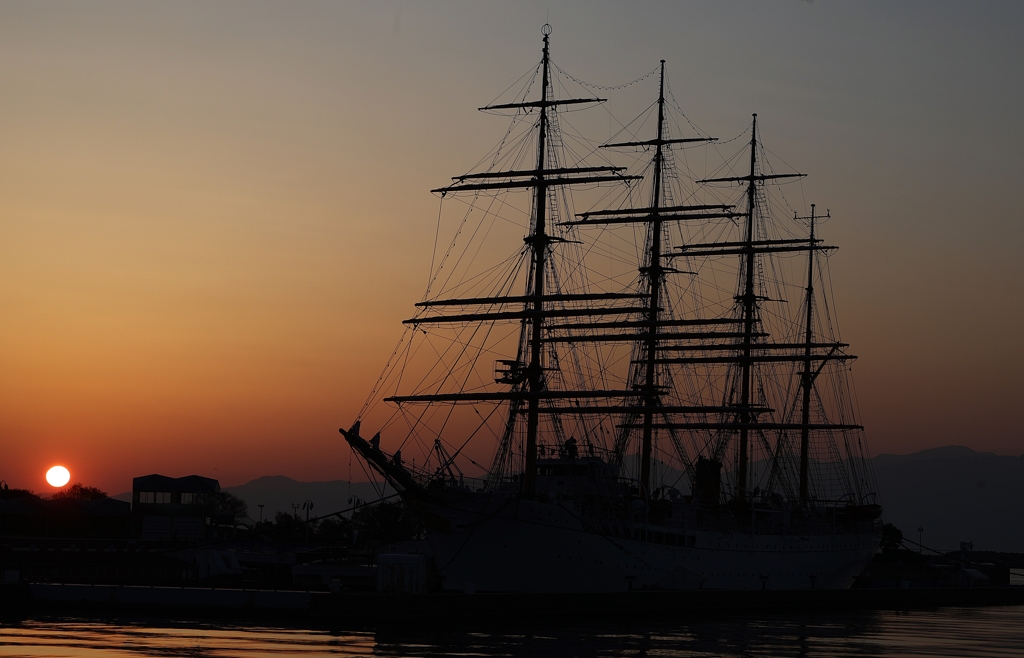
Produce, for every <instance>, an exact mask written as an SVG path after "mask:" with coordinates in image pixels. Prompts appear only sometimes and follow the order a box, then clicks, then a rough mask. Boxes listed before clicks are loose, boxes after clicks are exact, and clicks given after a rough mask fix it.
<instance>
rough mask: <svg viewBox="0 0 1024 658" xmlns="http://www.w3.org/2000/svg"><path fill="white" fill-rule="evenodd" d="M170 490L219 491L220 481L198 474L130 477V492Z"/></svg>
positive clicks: (185, 491) (186, 491)
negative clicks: (176, 476) (179, 476)
mask: <svg viewBox="0 0 1024 658" xmlns="http://www.w3.org/2000/svg"><path fill="white" fill-rule="evenodd" d="M140 491H170V492H175V493H219V492H220V482H218V481H217V480H214V479H213V478H204V477H202V476H200V475H186V476H185V477H181V478H171V477H167V476H166V475H157V474H155V473H154V474H153V475H143V476H142V477H137V478H134V479H132V493H138V492H140Z"/></svg>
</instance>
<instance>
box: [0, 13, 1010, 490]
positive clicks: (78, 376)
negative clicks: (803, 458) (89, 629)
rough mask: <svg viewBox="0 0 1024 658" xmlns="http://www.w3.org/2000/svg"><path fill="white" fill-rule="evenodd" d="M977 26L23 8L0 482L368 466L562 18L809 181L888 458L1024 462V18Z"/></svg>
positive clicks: (9, 107)
mask: <svg viewBox="0 0 1024 658" xmlns="http://www.w3.org/2000/svg"><path fill="white" fill-rule="evenodd" d="M980 7H981V10H979V9H965V8H962V7H960V6H959V5H958V4H956V3H901V4H900V5H899V6H893V5H891V4H888V3H878V4H866V3H859V4H857V5H852V4H841V5H837V4H834V3H829V2H815V3H803V2H774V3H757V4H752V3H743V2H725V3H720V2H715V3H699V4H692V5H686V6H676V5H674V4H661V3H650V4H645V5H640V6H639V7H635V6H626V5H619V4H614V3H613V4H607V5H604V4H595V3H589V2H588V3H562V2H551V3H543V2H531V3H516V4H515V5H514V6H513V5H506V4H504V3H469V2H466V3H461V2H448V3H437V4H433V3H431V4H426V3H423V4H420V3H402V2H393V3H386V2H385V3H369V2H367V3H289V4H287V5H281V4H259V3H227V2H225V3H217V4H215V5H213V6H209V5H207V4H206V3H175V4H171V5H158V4H137V3H90V4H88V5H67V4H48V3H4V4H2V5H0V90H2V93H0V307H2V308H3V310H4V312H3V314H2V320H0V451H2V460H0V465H2V466H0V479H4V480H6V481H7V482H8V483H9V484H10V485H12V486H22V487H29V488H33V489H35V490H37V491H46V490H47V489H48V487H47V485H46V484H45V482H44V479H43V476H44V473H45V471H46V469H47V468H48V467H49V466H51V465H53V464H54V463H62V464H65V465H66V466H68V467H69V468H70V469H71V471H72V477H73V481H78V480H80V481H82V482H84V483H86V484H90V485H95V486H100V487H101V488H103V489H105V490H107V491H109V492H111V493H117V492H121V491H125V490H128V489H130V487H131V478H132V477H133V476H138V475H143V474H148V473H151V472H161V473H165V474H168V475H185V474H189V473H199V474H202V475H207V476H212V477H217V478H219V479H220V480H221V483H222V484H225V485H234V484H240V483H242V482H245V481H247V480H249V479H252V478H254V477H258V476H260V475H266V474H285V475H289V476H291V477H294V478H296V479H302V480H326V479H335V478H345V477H348V474H349V471H348V468H349V455H348V451H347V449H346V448H344V447H343V446H342V444H341V441H340V437H339V436H338V434H337V428H338V427H339V426H341V425H346V426H347V425H348V424H349V423H350V422H351V420H352V418H353V417H354V415H355V413H356V411H357V410H358V408H359V407H360V406H361V404H362V402H363V399H364V398H365V396H366V394H367V392H368V391H369V389H370V387H371V386H372V384H373V382H374V380H375V379H376V376H377V374H378V373H379V371H380V369H381V368H382V367H383V365H384V362H385V361H386V359H387V357H388V355H389V354H390V350H391V348H392V347H393V345H394V342H395V341H396V340H397V338H398V336H399V335H400V333H401V330H402V327H401V325H400V321H401V320H402V319H403V318H406V317H409V316H410V315H411V309H412V304H413V303H414V302H415V301H417V300H418V299H419V298H420V296H421V294H422V291H423V286H424V284H425V282H426V276H427V269H428V267H429V265H430V253H429V251H430V250H429V247H427V248H425V247H424V245H430V244H431V243H432V240H433V230H434V227H435V221H436V214H437V201H436V199H435V198H434V197H433V196H431V195H430V194H429V193H428V190H429V189H430V188H432V187H437V186H438V185H441V184H444V183H445V181H446V180H447V177H449V176H452V175H456V174H459V173H463V172H465V171H466V170H468V169H469V168H470V167H471V166H472V165H473V164H474V163H475V162H477V160H478V159H479V158H480V157H481V156H482V155H483V154H484V153H485V152H486V150H487V149H488V148H490V146H491V145H492V144H493V143H494V142H495V141H497V139H499V138H500V136H501V133H502V132H503V130H504V128H505V124H504V122H503V121H502V120H501V119H496V118H494V117H489V116H486V115H482V114H480V113H478V112H476V111H475V108H476V107H478V106H480V105H483V104H484V103H486V102H488V101H489V100H491V99H492V98H495V97H496V96H498V95H499V94H500V93H502V91H503V90H505V88H506V87H507V86H508V85H509V84H511V83H512V82H513V81H514V80H516V78H518V77H519V76H520V75H521V74H522V73H524V72H525V71H527V70H528V69H530V68H531V67H532V66H533V65H534V64H535V62H536V60H537V58H538V56H539V28H540V25H541V24H543V23H544V22H545V20H548V21H550V22H551V23H552V24H553V25H554V27H555V33H554V34H553V35H552V51H553V56H554V58H555V61H556V62H557V63H558V64H559V65H561V66H562V67H563V68H565V69H566V70H568V71H569V72H571V73H573V74H574V75H578V76H579V77H581V78H583V79H585V80H588V81H592V82H595V83H598V84H605V85H613V84H616V83H619V82H623V81H626V80H630V79H633V78H635V77H638V76H639V75H642V74H643V73H646V72H647V71H649V70H651V69H653V68H654V67H655V66H656V64H657V61H658V59H661V58H664V59H666V60H668V66H669V76H670V80H671V82H672V85H673V89H674V93H675V96H676V97H677V98H678V99H679V101H680V102H681V103H683V105H684V109H685V110H686V111H687V115H688V116H689V117H690V118H691V119H692V120H693V121H694V122H695V123H697V124H698V125H699V126H701V128H702V129H704V130H705V131H706V132H709V133H711V134H719V135H722V136H731V135H735V134H737V133H739V132H740V131H742V130H743V129H744V128H745V126H746V124H747V121H748V118H749V115H750V113H751V112H754V111H756V112H758V113H759V115H760V117H761V119H762V122H763V136H764V139H765V140H766V143H767V145H768V147H769V148H770V149H771V150H772V151H773V152H774V153H775V154H777V155H778V156H779V157H780V158H781V159H782V160H784V161H785V162H786V163H789V164H791V165H792V166H794V167H795V168H797V169H799V170H801V171H806V172H809V173H810V174H811V176H810V177H809V178H808V179H807V180H806V181H805V182H804V183H803V187H802V192H801V193H802V194H803V195H804V196H805V197H806V202H807V203H810V202H811V201H815V202H817V203H818V204H819V206H820V207H828V208H830V209H831V210H832V213H833V215H834V216H835V217H836V219H834V220H832V221H831V222H830V223H829V224H828V225H827V226H826V227H825V229H824V230H825V233H826V237H827V238H828V239H829V241H830V242H832V243H835V244H839V245H841V247H842V249H841V251H840V252H839V254H838V255H837V256H836V257H835V258H834V259H833V261H832V274H833V278H834V282H835V285H836V291H835V294H836V298H837V300H838V303H839V309H838V311H839V321H840V326H841V327H842V332H843V337H844V339H846V340H847V341H848V342H850V343H851V344H852V345H853V347H852V351H853V352H854V353H855V354H858V355H859V356H860V357H861V358H860V360H859V361H858V362H857V363H856V366H855V373H856V382H857V388H858V392H859V396H860V403H861V411H862V416H863V421H864V424H865V425H866V426H867V428H868V432H867V436H868V440H869V444H870V446H871V448H872V450H873V452H875V453H879V452H909V451H913V450H918V449H922V448H926V447H932V446H938V445H947V444H951V443H958V444H963V445H968V446H971V447H973V448H976V449H978V450H992V451H995V452H1000V453H1006V454H1021V453H1024V437H1022V433H1021V430H1020V429H1019V427H1018V424H1017V423H1016V422H1015V416H1016V413H1015V412H1016V410H1017V406H1016V405H1017V404H1019V403H1020V402H1019V401H1020V400H1021V398H1022V395H1024V376H1022V374H1021V373H1022V366H1024V348H1022V347H1021V343H1020V341H1019V339H1018V334H1019V330H1020V327H1021V321H1022V319H1024V294H1022V293H1024V290H1022V285H1024V284H1022V281H1024V266H1022V262H1024V260H1022V259H1021V257H1020V250H1021V247H1022V246H1024V221H1022V220H1024V216H1022V215H1024V212H1022V211H1021V209H1020V208H1021V206H1020V203H1019V200H1018V199H1017V196H1018V193H1017V190H1018V188H1019V183H1018V182H1017V178H1018V177H1019V175H1020V173H1021V171H1022V170H1024V155H1022V154H1024V129H1022V128H1021V126H1020V119H1019V116H1020V108H1021V107H1022V106H1024V102H1022V101H1024V91H1022V90H1024V73H1022V71H1021V68H1020V66H1019V63H1020V62H1021V61H1024V52H1022V51H1024V46H1022V44H1021V42H1020V40H1019V38H1018V33H1019V30H1020V29H1021V28H1024V20H1022V18H1024V10H1022V7H1021V5H1019V4H1015V3H1004V4H998V3H990V4H985V5H981V6H980ZM649 101H650V99H648V98H642V99H639V100H638V101H637V102H638V103H639V105H637V107H640V108H642V107H643V106H646V104H647V103H649ZM629 111H631V109H628V108H627V110H625V111H624V114H623V116H621V117H620V118H622V119H628V118H629V116H628V114H629ZM602 137H603V136H602ZM353 468H354V469H355V470H354V474H355V475H360V474H361V471H359V470H358V468H356V467H354V466H353Z"/></svg>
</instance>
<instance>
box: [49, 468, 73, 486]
mask: <svg viewBox="0 0 1024 658" xmlns="http://www.w3.org/2000/svg"><path fill="white" fill-rule="evenodd" d="M46 481H47V482H48V483H49V484H50V486H51V487H63V486H64V485H65V484H67V483H68V482H69V481H71V472H70V471H68V469H66V468H64V467H63V466H54V467H53V468H51V469H50V470H48V471H46Z"/></svg>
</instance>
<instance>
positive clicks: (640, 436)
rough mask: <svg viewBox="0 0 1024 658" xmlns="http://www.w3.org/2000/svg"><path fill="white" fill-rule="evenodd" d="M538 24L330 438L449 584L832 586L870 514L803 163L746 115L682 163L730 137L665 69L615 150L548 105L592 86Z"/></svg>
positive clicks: (863, 538) (586, 101) (508, 587)
mask: <svg viewBox="0 0 1024 658" xmlns="http://www.w3.org/2000/svg"><path fill="white" fill-rule="evenodd" d="M550 31H551V30H550V27H549V26H545V29H544V30H543V56H542V59H541V61H540V63H539V64H538V65H537V67H536V68H535V69H534V70H532V71H531V72H530V73H528V74H527V75H526V76H525V77H524V79H525V82H524V83H523V85H522V87H521V88H520V89H519V91H518V92H516V97H515V98H514V99H513V101H512V102H496V103H492V104H491V105H488V106H487V107H484V108H481V109H482V110H484V111H487V112H492V113H505V114H509V115H511V127H510V128H509V130H508V131H507V132H506V133H505V137H504V138H503V139H502V141H501V142H500V143H499V145H498V146H497V147H496V148H495V149H494V150H493V151H492V152H491V153H490V154H489V162H490V164H489V166H487V167H484V170H483V171H480V172H475V173H469V174H465V175H462V176H457V177H455V178H453V179H452V180H453V182H452V184H450V185H447V186H445V187H442V188H439V189H437V190H434V192H435V193H437V194H439V195H440V197H441V204H442V211H443V210H444V209H445V207H446V204H448V205H449V207H450V204H452V203H455V204H456V208H457V210H459V211H460V214H461V216H458V217H457V218H456V220H455V226H454V229H453V233H454V237H453V238H452V240H451V242H450V244H449V246H448V248H447V249H445V250H442V251H441V252H440V254H438V251H437V247H436V246H435V258H436V260H435V263H433V264H432V267H431V270H432V271H431V279H430V283H429V285H428V288H427V292H426V293H425V295H424V298H423V300H422V301H420V302H419V303H418V304H417V305H416V307H417V312H416V314H415V316H414V317H413V318H411V319H409V320H406V325H407V332H406V335H405V336H404V337H403V339H402V341H401V342H400V343H399V346H398V347H397V348H396V350H395V352H394V354H393V355H392V358H391V360H390V362H389V364H388V366H387V368H386V369H385V372H384V373H383V374H382V376H381V378H380V380H379V381H378V383H377V386H375V388H374V390H373V392H372V393H371V396H370V399H369V400H368V401H367V404H366V405H365V406H364V408H363V411H362V412H361V413H360V416H359V418H358V419H356V421H355V423H354V424H353V425H352V426H351V428H349V429H342V430H341V432H342V434H343V435H344V437H345V439H346V441H347V442H348V444H349V445H350V446H351V447H352V449H353V450H354V452H355V453H357V454H358V456H359V457H360V458H361V459H362V461H363V463H364V464H365V465H367V466H368V467H369V468H372V469H373V470H374V471H376V472H377V473H379V474H380V475H381V476H383V478H384V479H385V480H386V482H387V483H388V484H389V485H390V486H391V487H393V488H394V489H395V490H396V491H397V492H398V493H399V494H400V495H401V496H402V497H403V499H404V500H405V501H406V502H407V503H408V504H409V505H410V506H411V507H412V508H413V509H414V510H415V511H416V512H417V514H418V515H419V516H420V518H421V519H422V520H423V522H424V525H425V527H426V529H427V534H428V539H429V543H430V546H431V547H432V550H433V552H434V563H435V567H436V569H437V571H438V574H439V576H440V578H441V582H442V586H443V587H444V588H445V589H452V590H467V589H472V590H476V591H528V592H605V591H625V590H630V589H646V588H661V589H696V588H707V589H766V588H767V589H813V588H821V589H826V588H844V587H849V586H850V585H851V584H852V582H853V580H854V578H855V577H856V576H857V575H858V574H859V573H860V571H861V570H862V569H863V568H864V567H865V565H866V564H867V562H868V561H869V560H870V559H871V556H872V555H873V554H874V552H875V550H876V547H877V545H878V541H879V536H880V520H879V519H880V515H881V507H880V505H879V504H878V502H877V500H876V496H875V490H874V486H873V478H872V474H871V472H870V470H869V467H868V462H867V460H866V456H867V455H866V447H865V446H864V444H863V436H862V435H863V428H862V427H861V426H860V425H859V424H858V423H857V421H856V419H855V414H854V410H855V399H854V398H853V389H852V382H851V380H850V372H849V364H850V361H851V360H852V359H853V358H854V357H853V356H852V355H850V354H849V353H848V352H847V347H848V346H847V344H845V343H843V342H841V340H840V338H839V335H838V332H837V329H836V327H835V323H834V313H833V309H832V301H831V299H830V295H829V294H827V293H829V292H830V287H829V279H828V256H829V254H830V253H832V251H833V250H834V247H832V246H828V245H826V244H825V243H824V242H823V241H822V240H821V239H820V238H819V237H818V234H817V232H816V231H817V230H818V228H819V224H820V223H821V222H822V221H823V220H824V219H827V218H828V214H827V213H825V214H824V216H822V215H821V214H819V213H817V211H816V209H815V206H814V205H812V206H811V207H810V212H809V213H803V215H804V216H799V215H800V214H801V213H798V212H794V211H792V209H791V208H789V207H788V202H787V201H786V200H785V196H784V194H782V193H781V184H783V183H785V182H787V181H788V180H791V179H796V178H799V177H801V176H803V174H799V173H789V172H776V171H775V170H774V168H773V167H772V165H771V162H770V161H769V160H768V158H767V155H768V152H767V151H766V150H765V149H764V148H763V146H762V144H761V142H760V141H759V135H758V128H757V115H754V119H753V122H752V123H751V125H750V127H749V129H748V130H747V131H744V133H742V136H741V137H740V138H735V139H734V140H728V141H730V142H733V143H734V144H735V146H736V147H739V150H738V151H737V152H736V153H735V154H734V155H732V156H726V157H724V158H723V161H722V164H721V165H720V166H719V167H718V168H717V170H714V171H712V172H711V173H710V174H709V175H696V174H693V173H692V168H691V167H690V166H689V165H688V162H689V161H691V160H700V159H701V158H696V157H692V153H698V151H697V150H696V149H703V150H704V151H705V155H706V154H707V153H709V152H710V153H721V151H722V148H723V147H724V146H725V144H726V142H719V141H718V140H716V139H715V138H712V137H708V136H706V135H704V134H702V133H700V132H699V131H698V130H697V129H696V128H695V127H694V126H693V125H692V124H691V123H689V120H688V119H686V118H685V116H684V115H682V114H681V110H679V107H678V104H677V103H676V102H675V100H674V98H673V97H672V95H671V90H670V89H668V93H667V92H666V89H667V83H666V79H665V63H664V61H662V63H661V66H660V67H659V68H658V69H656V70H655V71H654V72H652V73H651V74H649V75H650V76H652V77H653V75H655V74H657V75H658V79H659V87H658V90H659V91H658V97H657V101H656V103H653V104H652V105H650V106H649V107H648V108H647V110H645V112H644V113H642V114H641V116H640V117H638V119H637V120H635V121H634V122H631V123H629V124H627V125H626V126H624V127H623V128H622V130H621V131H620V132H619V135H620V136H623V135H624V136H625V137H624V138H622V139H613V140H612V141H610V142H609V143H603V144H597V143H594V142H591V141H589V140H588V139H586V138H584V137H582V136H581V135H580V134H579V133H578V132H577V131H576V130H575V128H573V127H572V126H571V125H569V124H568V121H567V116H566V115H567V114H568V113H569V112H571V111H575V110H580V109H584V108H587V107H592V106H595V105H598V104H600V103H602V102H604V99H601V98H587V97H567V94H566V89H567V87H568V83H569V82H575V83H578V84H577V86H579V87H587V86H588V85H586V83H583V82H581V81H579V80H578V79H576V78H574V77H572V76H570V75H569V74H567V73H565V72H564V71H562V69H561V68H559V67H558V66H557V65H555V64H554V62H553V61H552V60H551V58H550V56H549V35H550ZM538 87H539V88H538ZM589 87H590V88H595V87H594V86H593V85H589ZM680 117H682V120H681V119H680ZM651 124H653V125H651ZM684 128H685V129H686V131H687V132H693V133H694V134H693V135H692V136H686V135H685V134H684V133H683V129H684ZM645 133H646V134H645ZM616 158H619V159H620V162H619V164H616V163H615V160H616ZM629 160H632V162H631V163H630V162H628V161H629ZM622 161H627V164H626V165H623V164H622ZM588 199H589V203H590V205H587V206H586V207H588V208H591V209H590V210H587V211H584V212H577V206H580V205H581V204H582V203H584V202H586V200H588ZM440 216H443V212H442V215H440ZM440 216H439V217H440ZM440 229H441V220H440V219H439V225H438V230H439V231H440ZM524 233H525V237H524V235H523V234H524ZM495 243H497V244H495ZM823 293H824V294H823ZM381 403H384V404H381ZM370 423H374V424H375V429H374V433H373V435H372V438H369V439H367V438H366V436H367V435H368V434H369V433H368V432H365V433H364V430H363V429H362V428H363V426H364V425H369V424H370ZM481 445H484V446H487V447H489V448H490V450H491V451H492V452H491V456H492V460H491V464H490V465H489V467H487V466H483V465H481V464H480V462H479V461H477V460H478V459H480V455H481V448H480V446H481ZM403 453H404V456H403ZM410 455H415V456H413V457H411V458H410ZM474 456H475V458H474ZM481 461H482V460H481ZM417 462H418V463H417ZM467 471H469V473H468V474H467Z"/></svg>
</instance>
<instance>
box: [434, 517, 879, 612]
mask: <svg viewBox="0 0 1024 658" xmlns="http://www.w3.org/2000/svg"><path fill="white" fill-rule="evenodd" d="M427 508H428V509H429V511H431V512H433V513H435V514H437V515H438V516H442V517H445V518H448V519H450V520H452V523H451V528H450V530H451V531H450V532H442V531H440V530H432V531H431V532H430V540H431V544H432V545H433V548H434V550H435V558H436V561H437V562H436V565H437V568H438V570H439V571H440V574H441V577H442V587H443V588H444V589H447V590H462V591H465V590H471V591H493V592H621V591H628V590H630V589H648V588H658V589H723V590H754V589H815V588H817V589H843V588H847V587H849V586H850V585H851V584H852V583H853V580H854V578H856V577H857V575H858V574H860V572H861V571H862V570H863V569H864V567H865V566H866V565H867V563H868V562H869V561H870V560H871V556H872V555H873V554H874V553H875V550H876V548H877V546H878V535H877V533H865V534H838V535H831V534H829V535H812V536H807V537H798V536H786V535H750V534H727V533H722V532H711V531H696V532H691V533H687V535H685V536H687V537H688V538H689V539H688V540H687V542H685V543H687V544H690V543H692V546H689V545H687V546H669V545H664V544H659V543H650V542H646V541H636V540H633V539H622V538H617V537H609V536H604V535H601V534H597V533H593V532H588V531H586V530H585V529H584V528H583V526H582V524H581V523H580V521H579V520H578V518H576V516H575V515H574V514H573V513H572V512H571V511H569V510H567V509H566V508H564V507H562V506H561V505H558V504H553V503H540V502H533V501H517V500H516V499H509V500H508V501H507V502H504V503H503V504H500V505H495V506H492V507H490V508H489V509H487V510H486V511H484V512H481V510H479V509H476V510H471V509H463V510H458V509H453V508H451V507H447V506H445V507H440V506H436V507H435V506H433V505H429V504H428V505H427Z"/></svg>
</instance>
